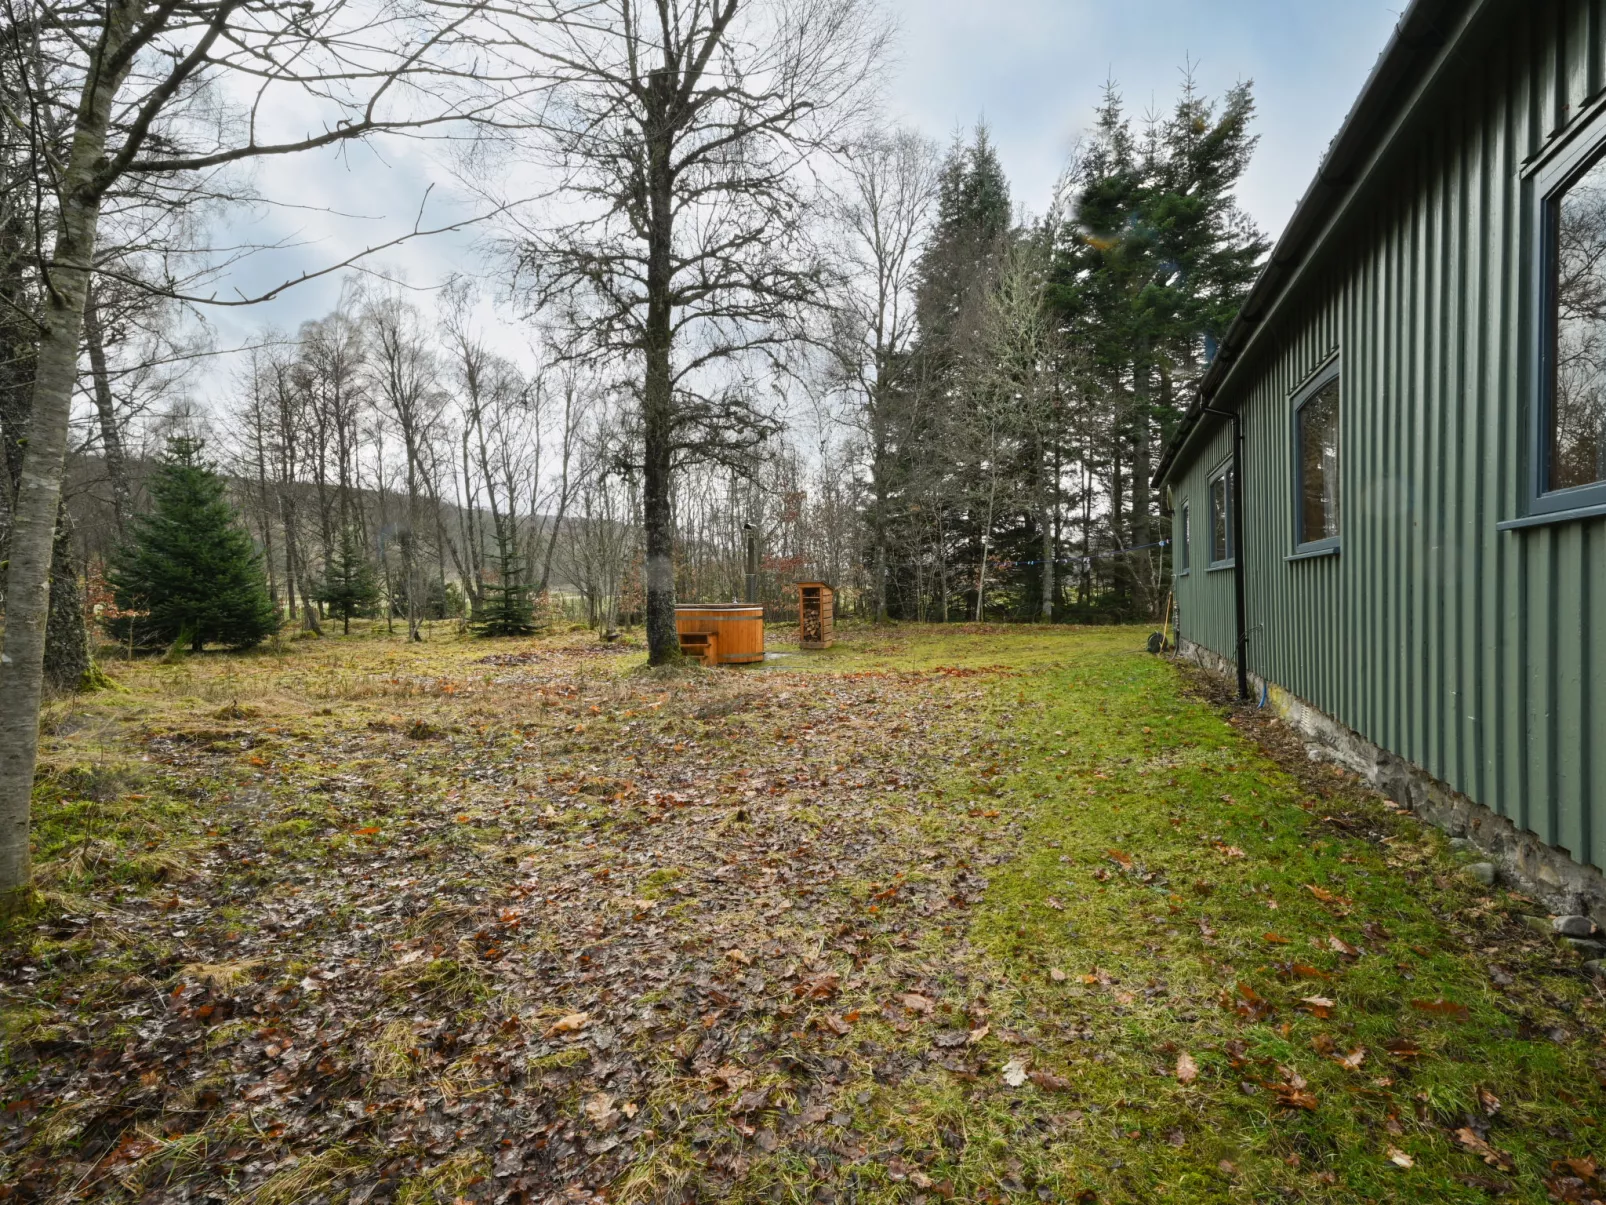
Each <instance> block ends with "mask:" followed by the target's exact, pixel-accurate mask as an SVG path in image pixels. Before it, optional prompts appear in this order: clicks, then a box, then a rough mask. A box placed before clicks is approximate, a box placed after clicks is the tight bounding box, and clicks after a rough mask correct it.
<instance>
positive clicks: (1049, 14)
mask: <svg viewBox="0 0 1606 1205" xmlns="http://www.w3.org/2000/svg"><path fill="white" fill-rule="evenodd" d="M884 3H886V4H887V5H888V7H889V8H890V9H891V10H892V12H893V13H894V14H895V15H896V17H897V19H898V21H899V24H900V26H901V30H902V36H901V39H900V49H899V56H898V57H899V61H898V63H897V68H896V74H895V75H894V77H893V78H892V80H891V81H890V83H889V87H888V99H889V108H890V109H891V113H889V117H891V118H893V119H894V120H895V121H903V122H906V123H910V124H913V125H915V126H916V127H918V128H920V129H921V130H923V131H924V132H925V133H927V134H929V135H930V136H932V137H936V138H939V139H942V140H944V141H946V140H947V138H948V137H949V135H951V134H952V133H953V132H954V131H955V130H956V129H968V128H969V127H970V126H971V125H973V124H974V123H975V122H976V120H977V119H978V118H984V119H985V120H986V121H987V123H988V125H989V126H990V127H991V129H992V133H993V138H994V140H995V142H996V144H997V146H998V149H999V153H1000V156H1001V158H1002V160H1003V164H1004V168H1005V170H1006V171H1007V172H1008V174H1009V179H1010V185H1011V188H1012V190H1013V197H1014V200H1015V201H1016V203H1017V204H1018V205H1024V206H1025V207H1026V208H1027V209H1028V210H1031V211H1033V212H1036V213H1041V212H1042V210H1043V209H1044V207H1045V205H1046V203H1047V201H1048V198H1049V195H1050V192H1051V190H1052V188H1053V185H1054V181H1055V179H1056V177H1057V176H1058V175H1059V173H1060V170H1061V168H1062V167H1063V166H1064V163H1065V160H1066V157H1067V155H1068V154H1069V153H1070V151H1071V150H1072V148H1073V147H1074V146H1075V144H1076V142H1077V139H1078V138H1079V137H1080V136H1081V135H1082V134H1083V133H1084V132H1085V131H1086V129H1087V126H1088V123H1089V121H1090V119H1091V116H1092V113H1093V109H1094V106H1095V105H1096V104H1097V103H1098V100H1099V96H1100V91H1101V89H1102V87H1103V84H1104V81H1105V80H1106V79H1111V80H1113V81H1115V83H1116V85H1117V86H1118V87H1119V89H1120V91H1121V93H1122V95H1123V96H1124V98H1125V100H1126V103H1127V107H1128V109H1129V111H1131V112H1133V113H1134V114H1135V115H1141V114H1142V113H1143V112H1144V111H1146V110H1148V109H1150V108H1154V109H1157V110H1163V109H1165V108H1167V107H1168V106H1169V105H1170V104H1171V103H1172V101H1173V100H1174V98H1175V96H1176V91H1177V87H1178V84H1179V82H1180V79H1181V69H1182V66H1183V64H1184V63H1185V62H1187V61H1192V62H1193V64H1194V67H1195V76H1196V79H1197V80H1198V83H1199V85H1200V87H1201V88H1202V90H1203V91H1204V92H1205V93H1206V94H1207V95H1210V96H1217V95H1219V94H1220V93H1221V92H1222V91H1223V90H1224V89H1226V88H1227V87H1230V86H1231V85H1232V84H1233V83H1235V82H1237V81H1239V80H1245V79H1247V80H1251V81H1253V83H1254V92H1255V99H1256V103H1257V106H1258V113H1257V118H1256V126H1255V128H1256V131H1257V132H1258V134H1259V136H1260V145H1259V148H1258V150H1257V152H1256V154H1255V158H1254V162H1253V165H1252V166H1251V168H1250V170H1249V174H1248V177H1247V179H1246V180H1245V181H1244V188H1243V201H1244V204H1245V206H1246V207H1247V208H1248V210H1249V212H1250V213H1251V214H1252V215H1253V216H1254V217H1255V219H1256V220H1257V221H1258V222H1259V224H1260V226H1261V228H1262V229H1263V230H1264V231H1265V232H1266V233H1268V234H1270V235H1272V236H1273V237H1275V236H1276V234H1277V233H1278V232H1280V231H1281V229H1282V227H1283V225H1284V224H1285V223H1286V222H1287V220H1288V217H1289V214H1290V213H1291V212H1292V211H1293V207H1294V204H1295V202H1296V201H1297V200H1298V199H1299V195H1300V193H1301V192H1302V191H1303V190H1304V188H1305V186H1306V184H1307V183H1308V182H1309V180H1310V178H1311V176H1312V175H1313V174H1314V172H1315V169H1316V165H1317V163H1318V161H1319V160H1320V158H1321V155H1322V152H1323V150H1324V149H1325V148H1326V146H1327V143H1328V141H1329V140H1330V139H1331V138H1332V137H1333V135H1334V134H1335V133H1337V131H1338V127H1339V123H1340V122H1341V121H1342V120H1343V118H1344V114H1345V113H1346V112H1347V111H1348V110H1349V107H1350V104H1351V103H1352V102H1353V101H1354V99H1355V95H1356V93H1357V92H1358V91H1359V89H1360V87H1361V84H1362V83H1363V82H1364V80H1365V79H1366V76H1367V73H1368V72H1369V71H1370V70H1371V68H1372V64H1373V63H1374V62H1375V61H1376V58H1377V55H1378V53H1379V52H1380V51H1381V50H1382V48H1383V46H1384V44H1385V43H1386V42H1387V40H1388V36H1389V33H1390V31H1391V30H1392V29H1393V26H1394V23H1395V22H1396V21H1397V20H1398V18H1399V14H1400V11H1401V8H1402V7H1403V0H1341V2H1339V3H1334V2H1333V0H884ZM426 155H427V152H426V151H425V150H424V149H423V148H412V149H409V148H401V149H399V150H398V149H397V148H386V149H385V150H384V151H383V152H378V151H374V150H369V149H365V148H360V147H358V148H351V149H350V150H348V151H347V153H346V154H345V156H344V157H342V158H335V157H329V158H324V159H317V158H313V157H305V158H303V159H302V160H300V161H299V162H296V163H293V164H288V163H275V164H273V165H272V166H271V167H270V168H269V170H271V171H273V172H275V173H276V176H277V179H276V180H275V183H276V184H278V185H280V187H279V188H275V189H274V190H273V191H275V192H280V193H282V191H283V185H284V183H285V179H286V177H290V178H292V179H293V181H294V184H293V192H294V194H295V196H296V198H297V200H298V201H299V202H300V203H302V204H305V205H308V206H312V207H317V206H319V205H324V206H328V207H329V208H331V209H335V210H339V211H341V212H342V213H346V214H356V215H360V217H359V219H358V220H355V221H353V220H349V219H348V220H345V221H337V220H336V219H332V218H325V217H323V216H320V215H317V214H315V213H313V214H310V215H309V214H308V213H306V212H302V213H300V214H294V215H292V214H288V213H283V212H279V213H270V214H267V215H265V216H264V217H263V218H262V219H261V221H260V222H259V223H258V224H257V228H256V229H255V230H254V231H253V233H254V234H255V235H257V236H261V235H262V234H264V233H265V232H267V231H272V232H274V233H275V234H277V235H279V236H281V237H291V236H294V237H299V238H302V239H305V240H308V244H307V246H305V247H304V248H302V249H301V250H300V251H298V252H296V253H295V254H293V255H288V254H282V253H281V254H276V255H271V256H262V257H258V259H257V261H256V262H255V263H253V264H251V265H250V266H249V267H248V268H246V269H244V270H243V271H241V272H239V273H238V274H237V275H236V277H235V278H234V279H233V280H232V281H231V282H229V283H233V284H237V285H238V287H240V288H241V289H244V290H248V291H249V290H251V289H253V288H255V289H260V288H263V287H266V286H267V285H268V284H269V283H270V282H277V281H278V280H281V279H284V278H285V277H286V276H287V275H292V274H294V272H296V271H300V270H302V269H303V267H305V266H310V265H314V264H316V263H319V262H324V263H327V262H330V261H332V260H337V259H339V258H340V257H341V256H340V252H341V247H342V244H345V243H348V242H350V241H351V240H355V239H363V240H368V239H374V238H376V235H375V233H374V232H376V231H382V230H388V231H389V232H390V233H392V234H393V233H394V232H395V231H396V229H397V226H398V224H400V225H402V226H405V225H408V224H410V223H411V221H412V218H413V214H414V212H415V211H416V209H417V206H418V204H419V201H420V198H421V196H422V193H423V190H424V186H425V184H426V183H427V181H428V179H429V178H430V177H431V176H437V175H438V173H436V172H433V171H431V170H430V169H429V167H428V164H427V159H426ZM434 212H435V213H437V214H442V213H445V212H447V210H446V209H445V208H443V207H442V206H440V205H438V204H437V205H436V207H435V209H434ZM380 237H383V236H380ZM348 251H349V248H348ZM474 258H475V257H474V255H473V250H472V245H471V240H470V239H469V238H468V236H454V237H448V238H441V239H436V240H432V241H430V242H428V243H414V244H410V245H409V246H408V247H407V248H406V249H405V250H402V251H399V252H395V253H391V254H389V255H387V256H385V257H384V258H383V260H381V261H379V262H380V264H381V265H382V266H383V267H385V268H386V269H388V270H392V271H395V270H400V271H401V272H404V273H405V274H406V276H407V278H408V279H409V281H411V282H412V283H413V284H415V285H419V286H426V287H427V286H432V285H434V284H436V283H438V282H439V280H440V279H441V278H442V277H443V276H445V275H446V274H447V273H449V272H451V271H453V270H460V269H465V268H468V269H472V268H473V267H475V264H474ZM337 290H338V284H337V283H336V282H334V281H328V282H325V283H323V284H318V285H312V286H303V287H300V288H296V289H293V290H291V291H290V292H288V293H287V294H285V296H284V297H283V298H282V299H281V300H279V301H276V302H274V303H271V304H269V305H264V306H260V307H253V308H251V309H237V310H231V311H226V312H223V313H214V323H215V325H216V327H217V331H218V335H219V343H220V344H221V345H223V346H230V345H238V344H239V343H241V342H243V341H245V340H247V339H248V338H249V337H250V336H251V334H252V333H253V332H254V331H255V330H256V329H258V328H259V327H260V326H261V325H262V324H263V323H270V322H271V323H276V324H278V325H279V326H280V327H283V328H286V329H294V327H295V326H296V325H297V324H298V323H299V322H300V321H301V320H303V319H305V318H310V317H316V316H319V315H321V314H322V313H324V312H327V310H328V309H329V308H330V307H331V306H332V305H333V302H334V300H335V296H336V293H337ZM515 337H516V336H515ZM209 375H210V374H209ZM214 379H215V378H214Z"/></svg>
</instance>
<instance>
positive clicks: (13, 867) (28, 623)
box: [0, 0, 144, 915]
mask: <svg viewBox="0 0 1606 1205" xmlns="http://www.w3.org/2000/svg"><path fill="white" fill-rule="evenodd" d="M143 7H144V5H143V3H142V0H110V2H109V3H108V4H107V5H106V16H105V24H104V26H103V27H102V30H101V37H100V44H99V46H98V47H97V53H96V55H95V56H94V58H93V60H92V61H93V62H95V63H107V62H118V63H122V66H121V67H120V68H119V69H118V70H116V71H111V72H105V71H101V70H99V69H92V70H91V71H90V72H89V73H88V75H87V76H86V78H85V80H84V85H83V92H82V95H81V96H80V97H79V101H78V112H77V118H76V122H75V128H74V131H73V140H72V147H71V149H70V151H69V152H68V156H67V164H66V167H65V169H64V171H63V172H62V175H61V184H62V189H61V209H60V215H59V217H58V218H57V222H56V240H55V247H54V248H53V250H52V252H51V256H50V261H49V267H48V269H47V284H48V287H47V288H46V290H45V319H44V323H43V330H42V331H41V334H40V338H39V350H38V358H37V359H36V361H35V365H34V385H33V410H32V414H31V416H30V419H29V424H28V450H27V451H26V452H25V453H24V455H23V461H22V477H21V481H20V483H19V489H18V490H17V502H16V509H15V511H14V512H13V516H12V531H11V553H10V558H9V560H8V562H7V565H6V630H5V643H4V645H3V646H0V915H4V914H6V913H10V912H15V911H19V910H21V909H22V908H23V907H25V906H26V905H27V903H28V901H29V898H30V895H31V886H32V881H33V862H32V855H31V853H30V851H29V846H28V820H29V817H28V811H29V802H30V800H31V798H32V796H33V774H34V766H35V764H36V763H37V761H38V757H39V699H40V694H41V692H42V690H43V687H44V663H45V617H46V615H47V614H48V613H49V609H50V559H51V547H52V545H53V543H54V542H55V536H56V509H57V507H59V506H60V505H61V476H62V470H63V467H64V463H65V459H66V454H67V426H68V421H69V419H70V418H71V416H72V395H73V387H74V385H75V384H76V382H77V378H78V341H79V337H80V336H81V335H82V333H83V320H84V298H85V296H86V295H87V294H88V292H89V277H90V268H91V264H92V263H93V260H94V253H95V234H96V226H97V225H98V223H99V220H100V203H101V195H100V193H99V192H98V191H96V189H95V187H94V182H95V174H96V172H97V170H98V169H99V168H100V166H101V164H102V161H103V160H104V158H105V154H106V131H107V129H108V127H109V126H110V124H111V112H112V105H113V102H114V101H115V99H116V96H117V91H118V89H119V88H120V87H121V86H122V83H123V79H124V78H125V76H126V75H127V72H128V67H129V64H128V63H127V62H125V61H124V60H123V55H122V51H123V48H124V46H125V44H126V42H127V40H128V38H129V36H130V34H131V33H132V31H133V29H134V27H135V23H136V22H137V20H138V18H139V16H140V12H141V10H142V9H143Z"/></svg>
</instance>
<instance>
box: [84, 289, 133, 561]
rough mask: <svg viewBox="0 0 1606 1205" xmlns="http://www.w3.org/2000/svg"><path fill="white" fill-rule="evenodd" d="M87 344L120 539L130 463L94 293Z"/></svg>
mask: <svg viewBox="0 0 1606 1205" xmlns="http://www.w3.org/2000/svg"><path fill="white" fill-rule="evenodd" d="M84 341H85V342H86V343H87V344H88V345H89V371H90V375H91V377H93V379H94V387H95V390H94V391H95V412H96V416H97V417H98V418H99V420H100V450H101V459H102V460H103V461H104V462H105V465H106V480H107V482H108V483H109V484H110V485H111V491H112V522H113V523H114V524H116V527H117V534H118V536H119V537H121V536H122V534H123V525H124V524H125V523H126V522H127V521H128V510H129V496H130V492H129V487H128V462H127V460H126V458H125V457H124V455H123V433H122V431H121V430H120V429H119V428H118V426H117V402H116V399H115V398H113V397H112V381H111V374H110V373H109V372H107V370H106V339H105V335H104V333H103V332H102V330H101V326H100V304H99V299H98V298H97V297H96V296H95V292H94V290H93V289H91V290H90V292H89V296H88V298H87V299H86V300H85V302H84Z"/></svg>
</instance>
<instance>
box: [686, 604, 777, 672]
mask: <svg viewBox="0 0 1606 1205" xmlns="http://www.w3.org/2000/svg"><path fill="white" fill-rule="evenodd" d="M675 632H676V634H677V635H679V637H680V651H681V652H682V653H685V654H686V655H687V656H688V657H700V658H702V660H703V663H704V664H705V665H745V664H748V663H749V662H753V661H762V660H764V608H763V607H762V606H760V605H759V604H757V603H681V604H680V605H679V606H677V607H676V608H675Z"/></svg>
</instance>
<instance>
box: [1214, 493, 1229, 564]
mask: <svg viewBox="0 0 1606 1205" xmlns="http://www.w3.org/2000/svg"><path fill="white" fill-rule="evenodd" d="M1231 516H1232V473H1231V472H1226V473H1223V474H1222V475H1221V476H1220V477H1217V478H1216V479H1215V480H1214V481H1212V482H1211V483H1210V559H1211V560H1212V561H1225V560H1229V559H1231V557H1232V523H1231V522H1230V520H1231Z"/></svg>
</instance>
